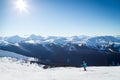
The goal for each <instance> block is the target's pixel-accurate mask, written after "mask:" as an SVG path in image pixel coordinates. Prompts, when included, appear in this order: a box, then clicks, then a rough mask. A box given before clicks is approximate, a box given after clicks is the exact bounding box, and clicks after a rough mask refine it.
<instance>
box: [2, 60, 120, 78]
mask: <svg viewBox="0 0 120 80" xmlns="http://www.w3.org/2000/svg"><path fill="white" fill-rule="evenodd" d="M119 73H120V66H116V67H88V68H87V71H83V68H75V67H66V68H65V67H59V68H49V69H43V68H42V67H41V66H38V65H37V64H29V63H22V62H21V61H17V60H15V59H11V58H0V80H119V79H120V75H119Z"/></svg>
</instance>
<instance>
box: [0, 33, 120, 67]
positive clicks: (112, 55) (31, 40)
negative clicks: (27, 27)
mask: <svg viewBox="0 0 120 80" xmlns="http://www.w3.org/2000/svg"><path fill="white" fill-rule="evenodd" d="M0 50H4V51H10V52H14V53H16V54H20V55H23V56H27V57H35V58H37V59H39V61H38V62H39V63H43V64H46V65H53V66H81V64H82V61H86V62H87V63H88V65H90V66H107V65H118V64H120V37H119V36H94V37H91V36H72V37H59V36H48V37H42V36H39V35H31V36H28V37H20V36H18V35H15V36H10V37H2V36H1V37H0Z"/></svg>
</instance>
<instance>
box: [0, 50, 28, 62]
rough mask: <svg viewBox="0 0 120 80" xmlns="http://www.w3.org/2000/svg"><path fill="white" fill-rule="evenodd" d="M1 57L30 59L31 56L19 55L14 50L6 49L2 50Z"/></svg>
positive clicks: (0, 51)
mask: <svg viewBox="0 0 120 80" xmlns="http://www.w3.org/2000/svg"><path fill="white" fill-rule="evenodd" d="M0 57H11V58H17V59H24V60H28V59H29V57H26V56H23V55H19V54H16V53H13V52H9V51H4V50H0Z"/></svg>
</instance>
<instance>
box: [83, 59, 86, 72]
mask: <svg viewBox="0 0 120 80" xmlns="http://www.w3.org/2000/svg"><path fill="white" fill-rule="evenodd" d="M82 66H83V68H84V71H87V69H86V67H87V63H86V62H85V61H83V64H82Z"/></svg>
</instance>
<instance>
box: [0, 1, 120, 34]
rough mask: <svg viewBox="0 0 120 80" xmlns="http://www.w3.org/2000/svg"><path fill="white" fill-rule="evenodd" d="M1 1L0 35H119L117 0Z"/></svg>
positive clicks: (119, 14)
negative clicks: (22, 7)
mask: <svg viewBox="0 0 120 80" xmlns="http://www.w3.org/2000/svg"><path fill="white" fill-rule="evenodd" d="M15 1H17V0H0V35H6V36H9V35H26V34H38V35H41V36H49V35H50V36H74V35H120V0H24V1H26V3H27V5H28V8H27V9H28V13H26V12H22V13H20V12H19V11H18V10H17V9H16V8H15V7H16V6H15V5H14V4H13V3H14V2H15Z"/></svg>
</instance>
